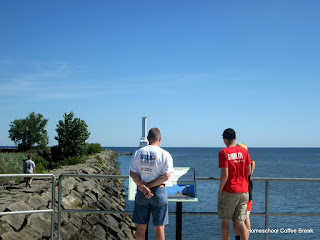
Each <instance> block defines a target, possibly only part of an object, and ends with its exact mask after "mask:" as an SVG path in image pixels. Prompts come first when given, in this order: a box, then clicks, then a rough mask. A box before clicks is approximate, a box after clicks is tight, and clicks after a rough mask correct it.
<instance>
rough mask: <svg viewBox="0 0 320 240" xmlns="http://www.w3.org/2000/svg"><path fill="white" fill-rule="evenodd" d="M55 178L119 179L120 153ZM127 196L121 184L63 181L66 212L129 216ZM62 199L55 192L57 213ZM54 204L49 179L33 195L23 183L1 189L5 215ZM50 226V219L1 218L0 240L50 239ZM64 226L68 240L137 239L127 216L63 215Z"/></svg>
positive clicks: (93, 159) (64, 169)
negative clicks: (84, 210)
mask: <svg viewBox="0 0 320 240" xmlns="http://www.w3.org/2000/svg"><path fill="white" fill-rule="evenodd" d="M50 173H53V174H54V175H55V176H56V177H57V179H58V178H59V176H60V174H62V173H75V174H101V175H118V174H120V171H119V166H118V163H117V155H116V153H114V152H112V151H110V150H105V151H103V152H102V153H100V154H98V155H95V156H92V157H91V158H90V159H89V160H87V162H86V163H85V164H78V165H72V166H66V167H62V168H59V169H56V170H53V171H51V172H50ZM124 196H125V192H124V188H123V185H122V181H121V180H119V179H102V178H85V177H81V178H79V177H77V178H71V177H67V178H64V180H63V181H62V209H94V210H99V209H100V210H120V211H121V210H124V205H125V201H124V198H123V197H124ZM57 199H58V192H57V187H56V202H55V204H56V205H55V206H56V212H57ZM51 204H52V203H51V184H50V180H48V179H38V178H35V179H34V180H33V182H32V188H28V189H26V188H25V185H24V183H20V184H11V185H6V186H2V189H1V192H0V212H3V211H24V210H36V209H48V208H51ZM50 221H51V215H50V213H35V214H28V215H21V214H19V215H6V216H2V217H1V218H0V239H1V240H9V239H10V240H16V239H17V240H22V239H23V240H29V239H30V240H31V239H32V240H37V239H50V226H51V225H50V224H51V223H50ZM61 225H62V228H61V236H62V239H63V240H66V239H79V240H86V239H88V240H89V239H90V240H92V239H134V237H133V235H134V232H135V226H134V224H133V223H132V222H131V219H130V217H129V216H127V215H126V214H87V213H63V214H62V224H61ZM55 229H57V214H56V215H55ZM56 235H57V234H56V232H55V236H56Z"/></svg>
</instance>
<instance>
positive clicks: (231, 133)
mask: <svg viewBox="0 0 320 240" xmlns="http://www.w3.org/2000/svg"><path fill="white" fill-rule="evenodd" d="M222 137H223V138H225V139H228V140H233V139H235V138H236V132H235V131H234V130H233V129H232V128H227V129H226V130H224V132H223V134H222Z"/></svg>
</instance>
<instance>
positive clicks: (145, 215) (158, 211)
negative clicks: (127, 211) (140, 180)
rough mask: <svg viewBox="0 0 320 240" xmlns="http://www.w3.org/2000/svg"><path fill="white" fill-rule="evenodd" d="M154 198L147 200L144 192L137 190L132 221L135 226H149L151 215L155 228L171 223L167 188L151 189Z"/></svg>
mask: <svg viewBox="0 0 320 240" xmlns="http://www.w3.org/2000/svg"><path fill="white" fill-rule="evenodd" d="M151 191H152V193H153V197H152V198H150V199H146V198H145V196H144V194H143V192H141V191H140V190H138V189H137V195H136V199H135V205H134V211H133V217H132V221H133V222H134V223H135V224H148V223H149V219H150V214H152V218H153V226H163V225H167V224H168V223H169V217H168V197H167V189H166V188H165V187H153V188H151Z"/></svg>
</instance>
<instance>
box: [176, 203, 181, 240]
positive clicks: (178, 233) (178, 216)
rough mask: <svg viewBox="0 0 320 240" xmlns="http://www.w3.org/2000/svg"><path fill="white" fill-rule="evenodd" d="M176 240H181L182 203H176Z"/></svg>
mask: <svg viewBox="0 0 320 240" xmlns="http://www.w3.org/2000/svg"><path fill="white" fill-rule="evenodd" d="M176 240H182V202H177V210H176Z"/></svg>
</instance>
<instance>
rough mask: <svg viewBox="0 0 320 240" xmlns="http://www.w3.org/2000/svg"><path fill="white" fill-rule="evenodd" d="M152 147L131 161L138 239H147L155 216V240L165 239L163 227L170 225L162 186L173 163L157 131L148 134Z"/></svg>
mask: <svg viewBox="0 0 320 240" xmlns="http://www.w3.org/2000/svg"><path fill="white" fill-rule="evenodd" d="M148 141H149V145H148V146H146V147H143V148H140V149H138V150H137V151H136V152H135V153H134V154H133V155H132V158H131V162H130V176H131V177H132V179H133V181H134V182H135V183H136V184H137V187H138V189H137V195H136V198H135V206H134V212H133V218H132V221H133V222H134V223H136V224H137V231H136V239H137V240H140V239H141V240H144V239H145V232H146V229H147V226H148V223H149V218H150V214H151V213H152V218H153V228H154V231H155V239H156V240H164V239H165V234H164V225H166V224H168V219H169V217H168V197H167V190H166V188H165V185H164V184H163V183H164V182H166V181H167V180H168V179H169V178H170V173H172V172H173V160H172V157H171V155H170V153H168V152H167V151H165V150H164V149H162V148H160V147H159V146H160V141H161V133H160V130H159V129H157V128H152V129H150V131H149V133H148Z"/></svg>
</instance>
